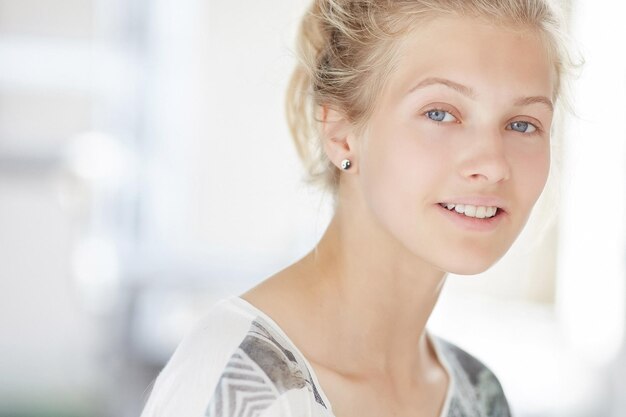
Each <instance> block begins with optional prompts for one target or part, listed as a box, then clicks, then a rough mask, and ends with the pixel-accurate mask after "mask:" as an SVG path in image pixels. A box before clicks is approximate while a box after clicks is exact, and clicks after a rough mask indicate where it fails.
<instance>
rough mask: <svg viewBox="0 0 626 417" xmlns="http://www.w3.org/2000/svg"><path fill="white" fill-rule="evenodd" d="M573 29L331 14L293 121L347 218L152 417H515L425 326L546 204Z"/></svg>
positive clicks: (364, 4)
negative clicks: (448, 287)
mask: <svg viewBox="0 0 626 417" xmlns="http://www.w3.org/2000/svg"><path fill="white" fill-rule="evenodd" d="M560 25H561V23H560V20H559V18H558V14H557V13H556V12H555V11H554V10H553V9H552V8H551V6H550V5H549V4H548V3H547V2H546V1H544V0H508V1H505V0H440V1H435V0H412V1H409V0H397V1H392V0H360V1H355V0H352V1H349V0H316V1H315V2H314V4H313V5H312V6H311V8H310V9H309V11H308V13H307V14H306V15H305V17H304V19H303V21H302V25H301V31H300V37H299V52H300V58H301V59H300V64H299V65H298V67H297V68H296V70H295V73H294V75H293V78H292V83H291V85H290V89H289V100H288V116H289V122H290V126H291V130H292V133H293V136H294V138H295V140H296V146H297V148H298V150H299V153H300V156H301V157H302V159H303V161H304V163H305V165H306V167H307V170H308V172H309V173H310V182H311V183H316V184H318V185H321V186H322V187H324V188H325V189H326V190H329V191H330V192H331V193H332V195H333V196H334V201H335V212H334V217H333V218H332V221H331V223H330V225H329V226H328V228H327V230H326V232H325V234H324V235H323V237H322V239H321V240H320V242H319V243H318V244H317V245H316V247H315V248H313V250H312V251H311V252H310V253H308V254H307V255H306V256H304V257H303V258H302V259H300V260H298V261H297V262H296V263H294V264H293V265H290V266H289V267H287V268H285V269H284V270H282V271H279V272H277V273H276V274H275V275H273V276H272V277H269V278H268V279H266V280H264V281H263V282H261V283H260V284H259V285H258V286H256V287H254V288H252V289H250V290H249V291H247V292H245V293H244V294H242V295H240V296H233V297H230V298H228V299H224V300H221V301H220V302H219V303H218V304H217V305H216V306H215V307H213V309H212V310H211V312H210V313H209V314H208V315H207V316H206V317H205V318H204V319H203V320H202V321H201V323H200V324H199V325H198V326H197V327H196V329H195V330H194V331H193V332H192V333H191V334H190V335H188V336H187V337H186V338H185V340H184V341H183V343H182V344H181V345H180V346H179V348H178V349H177V351H176V353H175V354H174V356H173V357H172V359H171V360H170V362H169V363H168V365H167V366H166V368H165V369H164V370H163V372H162V373H161V375H160V376H159V378H158V380H157V382H156V385H155V387H154V390H153V393H152V396H151V398H150V400H149V402H148V404H147V405H146V408H145V410H144V414H143V416H144V417H151V416H177V417H181V416H266V417H273V416H298V417H300V416H311V417H313V416H336V417H369V416H377V417H380V416H407V417H408V416H411V417H415V416H427V417H431V416H432V417H436V416H441V417H445V416H463V417H466V416H467V417H469V416H498V417H500V416H502V417H505V416H509V415H510V410H509V406H508V403H507V400H506V396H505V394H504V392H503V390H502V387H501V385H500V383H499V382H498V379H497V377H496V376H495V375H494V374H493V373H492V372H491V371H490V370H489V369H488V368H487V367H486V366H485V365H484V364H483V363H481V362H480V361H479V360H477V359H476V358H474V357H472V356H471V355H470V354H468V353H467V352H465V351H463V350H462V349H460V348H459V347H457V346H455V345H453V344H451V343H449V342H447V341H445V340H443V339H441V338H439V337H436V336H434V335H432V334H430V333H429V332H428V330H427V329H426V323H427V321H428V318H429V316H430V314H431V312H432V310H433V308H434V306H435V304H436V302H437V299H438V297H439V294H440V293H441V290H442V288H443V285H444V283H445V280H446V276H447V274H448V273H455V274H461V275H472V274H477V273H480V272H482V271H485V270H486V269H488V268H489V267H490V266H491V265H493V264H494V263H495V262H496V261H497V260H499V259H500V258H501V257H502V256H503V255H504V254H505V253H506V252H507V250H508V249H509V248H510V247H511V245H512V243H513V242H514V240H515V239H516V238H517V236H518V235H519V233H520V232H521V230H522V228H523V227H524V225H525V223H526V221H527V219H528V217H529V215H530V212H531V210H532V208H533V205H534V204H535V202H536V201H537V199H538V197H539V196H540V194H541V192H542V190H543V188H544V185H545V183H546V180H547V178H548V174H549V170H550V131H551V125H552V119H553V113H554V109H555V106H556V103H557V100H558V99H559V97H560V94H561V85H562V79H563V77H564V75H565V72H566V70H567V68H568V62H567V59H566V58H567V53H566V51H565V49H564V42H563V36H562V34H561V32H560V30H561V28H560Z"/></svg>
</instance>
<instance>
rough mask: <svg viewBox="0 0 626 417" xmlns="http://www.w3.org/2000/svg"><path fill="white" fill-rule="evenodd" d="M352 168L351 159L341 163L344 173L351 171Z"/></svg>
mask: <svg viewBox="0 0 626 417" xmlns="http://www.w3.org/2000/svg"><path fill="white" fill-rule="evenodd" d="M351 166H352V162H350V160H349V159H344V160H343V161H341V169H343V170H344V171H347V170H348V169H350V167H351Z"/></svg>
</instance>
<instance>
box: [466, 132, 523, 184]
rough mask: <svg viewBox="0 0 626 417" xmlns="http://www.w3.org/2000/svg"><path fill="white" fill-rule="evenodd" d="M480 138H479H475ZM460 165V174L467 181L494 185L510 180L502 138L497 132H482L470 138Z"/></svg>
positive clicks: (509, 169)
mask: <svg viewBox="0 0 626 417" xmlns="http://www.w3.org/2000/svg"><path fill="white" fill-rule="evenodd" d="M477 136H480V137H477ZM472 139H473V140H471V141H470V144H469V145H468V148H467V149H468V152H467V153H466V155H465V158H464V159H463V162H462V163H461V169H460V174H461V175H462V176H463V178H465V179H466V180H468V181H471V182H476V183H479V182H481V183H486V184H495V183H498V182H500V181H506V180H508V179H509V178H511V166H510V164H509V161H508V160H507V155H506V150H505V146H504V145H505V144H504V140H503V139H504V138H503V137H502V134H501V133H499V132H491V133H488V134H486V133H485V132H484V131H483V132H482V133H479V134H478V135H476V136H474V137H473V138H472Z"/></svg>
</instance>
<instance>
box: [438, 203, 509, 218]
mask: <svg viewBox="0 0 626 417" xmlns="http://www.w3.org/2000/svg"><path fill="white" fill-rule="evenodd" d="M440 205H441V206H442V207H445V208H447V209H448V210H453V209H454V211H456V212H457V213H459V214H464V215H466V216H467V217H475V218H478V219H484V218H489V217H493V216H495V215H496V212H497V211H498V208H497V207H487V206H472V205H471V204H454V203H440Z"/></svg>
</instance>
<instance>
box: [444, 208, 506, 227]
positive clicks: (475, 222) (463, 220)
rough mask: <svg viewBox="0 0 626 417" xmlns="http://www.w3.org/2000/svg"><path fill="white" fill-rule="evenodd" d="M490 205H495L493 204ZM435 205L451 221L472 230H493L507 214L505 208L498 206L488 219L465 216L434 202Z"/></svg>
mask: <svg viewBox="0 0 626 417" xmlns="http://www.w3.org/2000/svg"><path fill="white" fill-rule="evenodd" d="M459 204H461V203H459ZM468 204H471V203H468ZM479 205H482V204H479ZM492 206H496V205H495V204H494V205H492ZM435 207H436V208H437V209H438V210H439V211H440V212H441V213H442V215H444V216H445V217H446V218H447V219H449V220H450V221H451V222H452V223H454V224H455V225H457V226H459V227H461V228H462V229H464V230H467V231H472V232H491V231H494V230H495V229H497V227H498V225H499V224H500V222H502V220H504V218H505V217H506V216H507V215H508V214H507V212H506V211H505V210H502V209H500V208H498V211H497V212H496V215H495V216H494V217H491V218H489V219H478V218H474V217H467V216H466V215H464V214H460V213H457V212H456V211H455V210H454V209H452V210H448V209H447V208H445V207H442V206H441V205H440V204H435Z"/></svg>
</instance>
